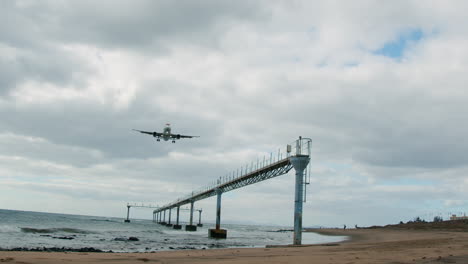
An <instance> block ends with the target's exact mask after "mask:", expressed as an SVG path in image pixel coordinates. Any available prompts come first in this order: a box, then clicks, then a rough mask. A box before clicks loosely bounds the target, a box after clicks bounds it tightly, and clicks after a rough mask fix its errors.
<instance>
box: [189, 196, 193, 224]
mask: <svg viewBox="0 0 468 264" xmlns="http://www.w3.org/2000/svg"><path fill="white" fill-rule="evenodd" d="M190 225H193V201H192V202H190Z"/></svg>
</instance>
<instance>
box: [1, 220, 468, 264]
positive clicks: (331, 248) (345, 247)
mask: <svg viewBox="0 0 468 264" xmlns="http://www.w3.org/2000/svg"><path fill="white" fill-rule="evenodd" d="M310 231H316V232H319V233H321V234H325V235H339V236H343V235H344V236H349V237H350V239H349V240H348V241H345V242H340V243H328V244H322V245H309V246H308V245H303V246H297V247H293V246H274V247H271V248H269V247H267V248H228V249H210V250H179V251H161V252H156V253H77V252H73V253H71V252H70V253H68V252H11V251H3V252H0V262H8V263H38V264H41V263H104V264H105V263H109V264H116V263H119V264H120V263H122V264H126V263H140V262H141V263H233V264H244V263H245V264H246V263H347V264H351V263H374V264H376V263H393V264H396V263H468V233H467V232H453V231H418V230H393V229H349V230H340V229H318V230H310Z"/></svg>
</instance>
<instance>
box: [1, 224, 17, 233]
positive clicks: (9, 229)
mask: <svg viewBox="0 0 468 264" xmlns="http://www.w3.org/2000/svg"><path fill="white" fill-rule="evenodd" d="M18 231H19V229H18V228H17V227H14V226H9V225H2V226H0V233H9V232H18Z"/></svg>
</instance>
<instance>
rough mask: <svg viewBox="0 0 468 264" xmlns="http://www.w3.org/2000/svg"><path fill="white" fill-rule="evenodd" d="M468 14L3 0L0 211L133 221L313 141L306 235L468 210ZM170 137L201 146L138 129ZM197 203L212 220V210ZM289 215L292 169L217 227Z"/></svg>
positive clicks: (227, 213) (443, 5)
mask: <svg viewBox="0 0 468 264" xmlns="http://www.w3.org/2000/svg"><path fill="white" fill-rule="evenodd" d="M467 9H468V2H466V1H456V0H454V1H435V0H434V1H411V0H408V1H406V0H405V1H403V0H402V1H398V0H397V1H371V0H369V1H366V0H359V1H305V0H304V1H295V0H294V1H279V0H278V1H261V0H255V1H247V0H244V1H243V0H240V1H217V0H216V1H215V0H197V1H188V0H181V1H169V0H167V1H166V0H157V1H150V0H132V1H130V0H128V1H123V0H119V1H110V0H101V1H87V0H83V1H61V0H53V1H47V0H39V1H29V0H17V1H11V0H4V1H0V181H1V184H0V208H2V209H14V210H27V211H41V212H54V213H70V214H83V215H96V216H107V217H125V215H126V207H125V205H126V204H127V202H137V203H145V204H153V205H162V204H166V203H169V202H172V201H174V200H176V199H178V198H180V197H182V196H185V195H187V194H189V193H190V192H191V191H192V190H195V189H198V188H200V187H201V186H204V185H206V184H209V183H211V182H213V181H214V180H216V179H217V178H218V177H220V176H224V175H226V174H228V173H230V172H232V171H234V170H236V169H238V168H240V167H241V166H245V164H248V163H251V162H252V161H255V160H256V159H257V158H260V159H262V158H263V156H264V155H269V153H270V152H272V151H273V152H274V151H276V150H277V149H278V148H284V147H285V146H286V144H289V143H291V142H293V141H294V140H296V139H297V138H298V137H299V136H303V137H309V138H312V139H313V146H312V155H311V169H310V171H311V183H310V185H308V188H307V202H306V203H305V204H304V212H303V223H304V226H342V225H343V224H347V225H348V226H354V225H358V226H369V225H385V224H394V223H398V222H399V221H408V220H411V219H414V218H415V217H417V216H420V217H423V218H426V219H432V218H433V217H434V216H435V215H439V214H441V215H442V216H443V217H444V218H447V217H448V214H450V213H456V214H460V213H464V212H466V211H468V210H467V205H468V192H467V190H468V177H467V175H468V155H466V153H468V140H466V139H465V136H466V135H468V122H467V121H468V120H467V119H468V117H467V114H466V113H467V112H468V90H467V87H466V85H467V83H468V74H467V72H468V20H467V19H466V10H467ZM166 123H170V124H171V126H172V130H173V132H175V133H180V134H188V135H198V136H200V138H196V139H185V140H180V141H178V142H177V143H176V144H172V143H171V142H156V140H155V139H154V138H152V137H150V136H148V135H143V134H139V133H136V132H135V131H132V129H140V130H146V131H161V130H162V129H163V127H164V125H165V124H166ZM195 207H196V208H202V209H203V215H202V218H203V220H206V221H208V222H209V221H214V219H215V207H216V198H215V197H212V198H209V199H206V200H202V201H199V202H197V203H196V204H195ZM293 209H294V170H293V171H291V172H289V173H288V174H286V175H283V176H279V177H277V178H274V179H271V180H268V181H264V182H261V183H257V184H255V185H251V186H248V187H245V188H242V189H238V190H235V191H232V192H228V193H225V194H223V198H222V223H223V222H225V223H227V222H242V223H257V224H272V225H284V226H291V225H292V224H293ZM131 216H132V217H137V218H149V219H151V218H152V213H151V210H150V209H137V208H135V209H132V212H131ZM181 217H182V218H183V219H185V218H187V219H188V214H187V213H183V214H182V216H181Z"/></svg>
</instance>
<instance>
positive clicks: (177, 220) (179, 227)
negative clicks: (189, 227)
mask: <svg viewBox="0 0 468 264" xmlns="http://www.w3.org/2000/svg"><path fill="white" fill-rule="evenodd" d="M179 211H180V206H177V217H176V224H175V225H174V226H173V228H174V229H182V226H181V225H179Z"/></svg>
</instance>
